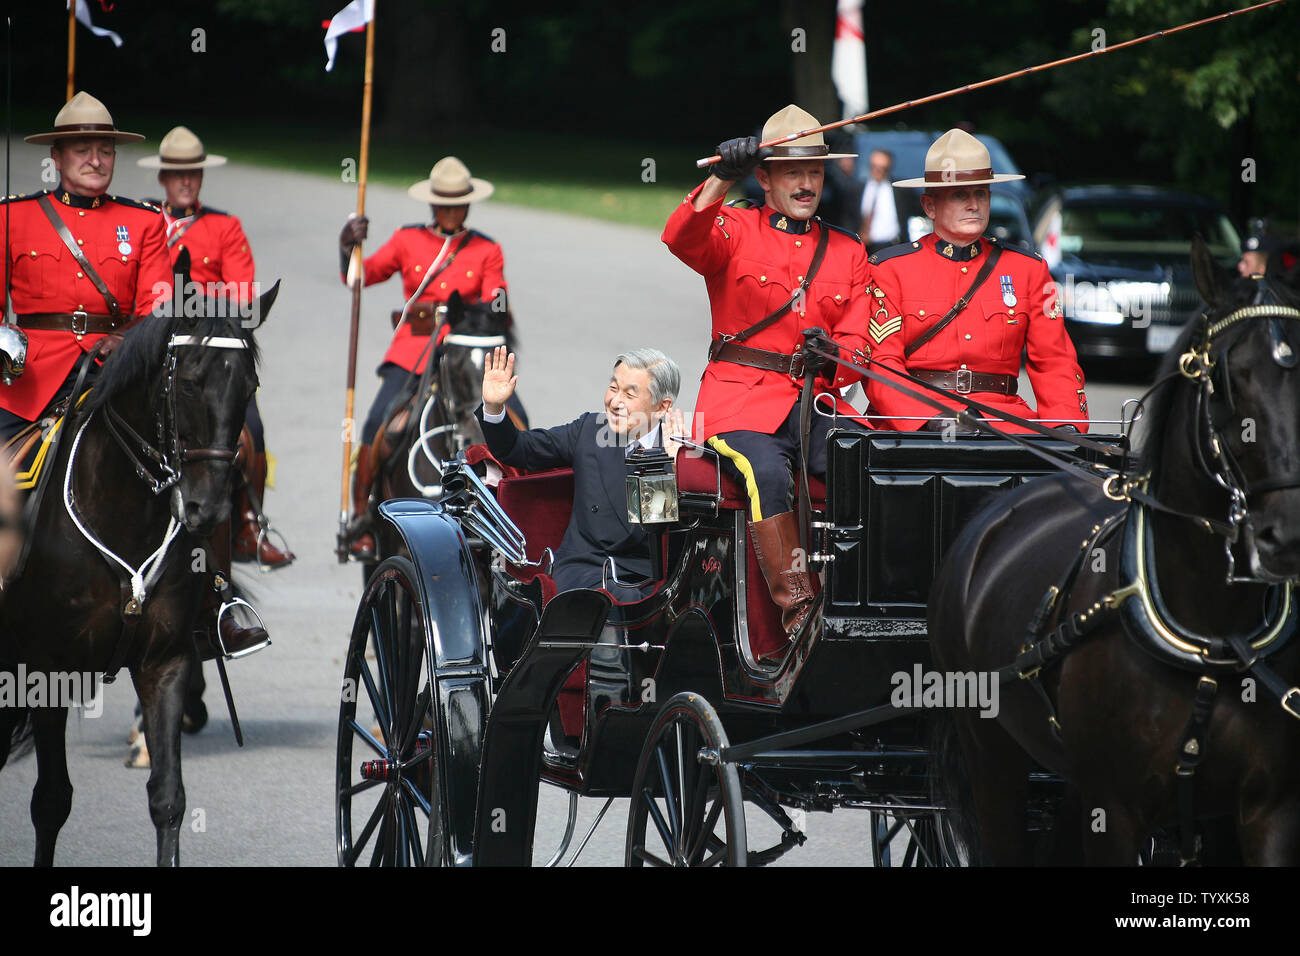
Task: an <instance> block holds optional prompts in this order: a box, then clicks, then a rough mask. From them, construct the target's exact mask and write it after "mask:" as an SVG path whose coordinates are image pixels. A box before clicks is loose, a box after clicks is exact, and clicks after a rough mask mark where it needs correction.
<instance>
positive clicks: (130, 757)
mask: <svg viewBox="0 0 1300 956" xmlns="http://www.w3.org/2000/svg"><path fill="white" fill-rule="evenodd" d="M126 765H127V766H128V767H131V768H133V769H136V770H148V769H149V766H150V764H149V745H148V744H147V743H145V740H144V737H143V736H141V737H140V739H139V742H138V743H136V745H135V746H133V747H132V748H131V752H130V753H129V754H127V757H126Z"/></svg>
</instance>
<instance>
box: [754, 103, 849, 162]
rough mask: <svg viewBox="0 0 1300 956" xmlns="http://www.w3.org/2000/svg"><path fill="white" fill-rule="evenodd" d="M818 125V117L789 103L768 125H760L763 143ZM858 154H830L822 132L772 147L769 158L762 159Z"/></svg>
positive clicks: (831, 156) (822, 157)
mask: <svg viewBox="0 0 1300 956" xmlns="http://www.w3.org/2000/svg"><path fill="white" fill-rule="evenodd" d="M821 125H822V124H821V123H819V122H818V121H817V117H815V116H813V115H812V114H811V113H809V112H808V111H807V110H803V109H800V108H799V107H797V106H795V105H794V104H793V103H791V104H790V105H789V106H787V107H786V108H785V109H783V110H778V111H777V112H775V113H773V114H772V115H771V116H769V117H768V119H767V122H766V123H764V124H763V136H762V141H763V142H764V143H767V142H771V141H772V140H774V139H780V138H781V137H783V136H789V135H790V134H792V133H802V132H803V131H804V130H806V129H815V128H816V127H818V126H821ZM857 155H858V154H857V153H832V152H831V148H830V147H829V146H827V145H826V138H825V137H824V136H822V134H821V133H813V134H811V135H809V136H801V137H799V138H798V139H792V140H790V141H789V142H788V143H782V144H781V145H779V146H773V147H771V155H770V156H766V157H764V159H763V162H765V163H770V162H773V161H781V160H789V159H851V158H853V157H855V156H857Z"/></svg>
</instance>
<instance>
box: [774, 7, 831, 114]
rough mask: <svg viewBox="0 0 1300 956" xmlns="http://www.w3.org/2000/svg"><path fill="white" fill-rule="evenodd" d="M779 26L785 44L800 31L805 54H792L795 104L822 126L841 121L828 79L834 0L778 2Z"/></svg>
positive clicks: (792, 52) (791, 40) (790, 41)
mask: <svg viewBox="0 0 1300 956" xmlns="http://www.w3.org/2000/svg"><path fill="white" fill-rule="evenodd" d="M781 25H782V28H783V29H784V30H785V34H786V37H787V42H788V43H789V44H792V45H793V44H794V43H795V42H796V38H795V36H793V35H792V33H793V31H794V30H802V31H803V40H804V43H805V44H806V45H805V46H804V52H802V53H799V52H795V51H794V50H792V51H791V53H790V56H791V58H792V61H793V62H792V64H791V66H792V73H791V76H792V79H793V80H794V99H795V104H796V105H798V106H801V107H803V108H804V109H806V110H807V111H808V112H809V113H812V114H813V116H815V117H817V119H818V120H819V121H821V122H823V123H830V122H834V121H835V120H837V119H839V118H840V101H839V97H837V96H836V95H835V84H834V82H833V81H832V80H831V47H832V45H833V44H834V41H835V0H781Z"/></svg>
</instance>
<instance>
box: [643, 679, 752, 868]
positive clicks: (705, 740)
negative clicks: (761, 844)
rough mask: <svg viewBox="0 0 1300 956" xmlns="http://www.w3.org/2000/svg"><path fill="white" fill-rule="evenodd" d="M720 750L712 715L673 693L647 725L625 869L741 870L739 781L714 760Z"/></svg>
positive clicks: (700, 703)
mask: <svg viewBox="0 0 1300 956" xmlns="http://www.w3.org/2000/svg"><path fill="white" fill-rule="evenodd" d="M726 746H728V743H727V735H726V732H725V731H723V729H722V723H721V722H720V721H719V720H718V714H717V711H715V710H714V709H713V708H712V707H711V706H709V703H708V701H706V700H705V699H704V698H703V697H700V696H699V695H698V694H678V695H677V696H676V697H674V698H672V699H671V700H670V701H668V703H667V704H665V705H664V708H663V710H662V711H660V713H659V716H658V717H657V718H655V722H654V725H653V726H652V727H651V728H650V734H649V736H647V738H646V742H645V746H644V747H642V749H641V758H640V760H639V761H638V762H637V768H636V777H635V778H634V780H633V784H632V800H631V808H630V810H629V812H628V821H627V848H626V853H625V857H624V862H625V863H626V864H627V865H628V866H644V865H646V864H649V865H650V866H744V865H745V859H746V841H745V806H744V801H743V798H742V796H741V789H740V774H739V772H738V771H737V769H736V766H735V765H734V764H724V763H722V762H721V761H719V760H718V759H717V754H718V753H719V752H720V751H721V750H722V748H723V747H726Z"/></svg>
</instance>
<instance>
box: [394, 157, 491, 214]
mask: <svg viewBox="0 0 1300 956" xmlns="http://www.w3.org/2000/svg"><path fill="white" fill-rule="evenodd" d="M495 188H496V187H495V186H493V185H492V184H491V183H490V182H488V181H487V180H486V179H475V178H474V177H473V176H471V175H470V174H469V169H468V168H467V167H466V166H465V164H464V163H462V162H461V161H460V160H459V159H457V158H456V157H455V156H444V157H443V158H442V159H440V160H438V161H437V162H436V163H434V165H433V169H431V170H429V178H428V179H421V180H420V181H419V182H418V183H416V184H415V185H413V186H412V187H411V188H410V189H408V190H407V191H406V192H407V195H409V196H410V197H411V198H412V199H418V200H420V201H421V202H427V203H433V205H435V206H464V205H465V204H466V203H472V202H478V201H479V200H480V199H487V198H488V196H491V195H492V192H493V190H494V189H495Z"/></svg>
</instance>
